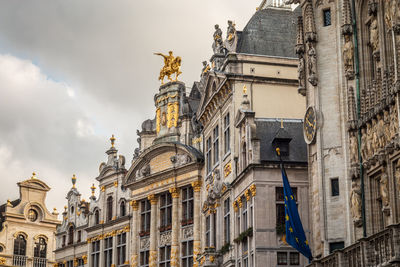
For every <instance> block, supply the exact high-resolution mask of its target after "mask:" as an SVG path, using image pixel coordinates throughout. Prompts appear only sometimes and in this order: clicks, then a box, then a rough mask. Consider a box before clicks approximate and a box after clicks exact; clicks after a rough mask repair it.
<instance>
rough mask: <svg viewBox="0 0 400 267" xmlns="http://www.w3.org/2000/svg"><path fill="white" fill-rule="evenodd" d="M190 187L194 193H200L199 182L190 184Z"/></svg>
mask: <svg viewBox="0 0 400 267" xmlns="http://www.w3.org/2000/svg"><path fill="white" fill-rule="evenodd" d="M192 187H193V191H194V192H200V190H201V181H195V182H192Z"/></svg>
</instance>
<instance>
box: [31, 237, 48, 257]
mask: <svg viewBox="0 0 400 267" xmlns="http://www.w3.org/2000/svg"><path fill="white" fill-rule="evenodd" d="M46 254H47V244H46V240H45V239H44V238H43V237H40V238H39V239H38V240H37V241H36V242H35V247H34V257H35V258H43V259H45V258H46V256H47V255H46Z"/></svg>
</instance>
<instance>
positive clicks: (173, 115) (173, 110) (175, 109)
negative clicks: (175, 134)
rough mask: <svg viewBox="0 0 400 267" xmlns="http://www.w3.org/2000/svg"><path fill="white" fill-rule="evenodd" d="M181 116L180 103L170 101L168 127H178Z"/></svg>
mask: <svg viewBox="0 0 400 267" xmlns="http://www.w3.org/2000/svg"><path fill="white" fill-rule="evenodd" d="M178 117H179V103H178V102H174V103H168V107H167V127H168V128H171V127H177V126H178Z"/></svg>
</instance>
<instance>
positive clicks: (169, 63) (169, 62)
mask: <svg viewBox="0 0 400 267" xmlns="http://www.w3.org/2000/svg"><path fill="white" fill-rule="evenodd" d="M168 54H169V55H164V54H162V53H154V55H157V56H162V57H163V58H164V66H163V68H162V69H161V71H160V76H159V77H158V79H159V80H160V81H161V84H164V78H165V76H167V78H168V80H169V81H171V82H172V81H173V80H172V78H171V75H172V74H175V81H177V80H178V76H179V75H180V74H182V72H181V71H180V69H181V62H182V59H181V57H174V56H173V52H172V51H169V53H168Z"/></svg>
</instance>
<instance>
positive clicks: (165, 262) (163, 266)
mask: <svg viewBox="0 0 400 267" xmlns="http://www.w3.org/2000/svg"><path fill="white" fill-rule="evenodd" d="M158 266H159V267H170V266H171V246H165V247H161V248H160V261H159V265H158Z"/></svg>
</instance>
